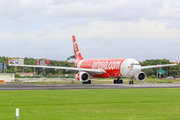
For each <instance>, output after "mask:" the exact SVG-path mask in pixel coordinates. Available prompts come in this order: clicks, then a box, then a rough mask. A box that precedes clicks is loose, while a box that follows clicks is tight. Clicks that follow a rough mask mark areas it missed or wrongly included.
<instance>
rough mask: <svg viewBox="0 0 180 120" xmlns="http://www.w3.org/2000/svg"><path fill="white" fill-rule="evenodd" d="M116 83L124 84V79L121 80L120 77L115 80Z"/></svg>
mask: <svg viewBox="0 0 180 120" xmlns="http://www.w3.org/2000/svg"><path fill="white" fill-rule="evenodd" d="M114 84H123V80H122V79H121V80H119V78H118V79H117V80H114Z"/></svg>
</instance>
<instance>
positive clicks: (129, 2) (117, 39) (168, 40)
mask: <svg viewBox="0 0 180 120" xmlns="http://www.w3.org/2000/svg"><path fill="white" fill-rule="evenodd" d="M179 19H180V1H179V0H98V1H97V0H0V43H1V47H0V51H1V52H0V53H1V54H0V56H6V57H21V58H24V57H28V58H30V57H31V58H36V59H39V58H48V59H51V60H65V59H67V58H68V57H69V56H71V55H73V54H74V52H73V44H72V35H75V36H76V40H77V43H78V46H79V49H80V51H81V53H82V56H83V57H84V58H85V59H96V58H134V59H136V60H138V61H145V60H146V59H164V58H165V59H169V60H170V61H171V62H175V61H176V60H180V56H179V51H180V20H179Z"/></svg>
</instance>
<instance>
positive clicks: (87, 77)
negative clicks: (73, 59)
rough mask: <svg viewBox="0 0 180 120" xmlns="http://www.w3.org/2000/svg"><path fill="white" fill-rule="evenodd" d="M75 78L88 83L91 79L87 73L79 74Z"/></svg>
mask: <svg viewBox="0 0 180 120" xmlns="http://www.w3.org/2000/svg"><path fill="white" fill-rule="evenodd" d="M75 78H76V80H78V81H81V82H87V81H88V80H89V79H90V75H89V74H88V73H87V72H79V73H78V74H76V76H75Z"/></svg>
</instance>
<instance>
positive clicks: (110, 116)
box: [0, 88, 180, 120]
mask: <svg viewBox="0 0 180 120" xmlns="http://www.w3.org/2000/svg"><path fill="white" fill-rule="evenodd" d="M10 101H13V106H12V105H11V102H10ZM16 108H19V109H20V119H21V120H60V119H62V120H130V119H131V120H153V118H154V120H174V119H175V118H176V117H177V120H179V119H180V89H178V88H176V89H175V88H174V89H172V88H171V89H113V90H112V89H108V90H107V89H104V90H103V89H101V90H98V89H94V90H32V91H28V90H22V91H0V120H12V119H15V109H16Z"/></svg>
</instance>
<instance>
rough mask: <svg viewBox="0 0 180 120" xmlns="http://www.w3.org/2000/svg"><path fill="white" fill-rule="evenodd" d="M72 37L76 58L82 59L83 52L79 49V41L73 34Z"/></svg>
mask: <svg viewBox="0 0 180 120" xmlns="http://www.w3.org/2000/svg"><path fill="white" fill-rule="evenodd" d="M72 39H73V47H74V55H75V59H76V60H82V59H83V57H82V55H81V52H80V51H79V48H78V45H77V42H76V38H75V36H74V35H73V36H72Z"/></svg>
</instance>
